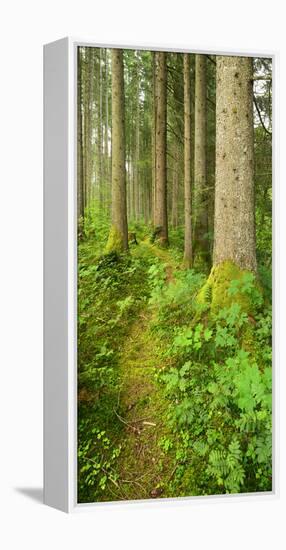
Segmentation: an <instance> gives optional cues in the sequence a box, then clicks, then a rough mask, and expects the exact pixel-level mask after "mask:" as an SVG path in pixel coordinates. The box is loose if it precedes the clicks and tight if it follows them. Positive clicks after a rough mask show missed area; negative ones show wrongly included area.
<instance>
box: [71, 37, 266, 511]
mask: <svg viewBox="0 0 286 550" xmlns="http://www.w3.org/2000/svg"><path fill="white" fill-rule="evenodd" d="M77 55H78V59H77V65H78V79H77V203H78V208H77V211H78V501H79V502H96V501H114V500H135V499H152V498H153V499H156V498H167V497H185V496H197V495H198V496H202V495H218V494H227V493H252V492H262V491H271V490H272V429H271V412H272V340H271V329H272V321H271V313H272V306H271V296H272V290H271V281H272V275H271V272H272V271H271V270H272V266H271V244H272V230H271V222H272V174H271V168H272V66H271V58H250V57H239V56H217V55H213V54H193V53H176V52H161V51H145V50H140V51H139V50H131V49H125V50H121V49H108V48H93V47H79V48H78V54H77Z"/></svg>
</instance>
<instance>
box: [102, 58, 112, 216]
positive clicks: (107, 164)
mask: <svg viewBox="0 0 286 550" xmlns="http://www.w3.org/2000/svg"><path fill="white" fill-rule="evenodd" d="M104 62H105V124H104V157H105V163H104V164H105V167H104V179H105V186H106V207H107V209H108V207H109V203H110V190H111V181H110V161H109V135H108V132H109V70H108V55H107V48H106V49H105V57H104Z"/></svg>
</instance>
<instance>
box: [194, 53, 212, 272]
mask: <svg viewBox="0 0 286 550" xmlns="http://www.w3.org/2000/svg"><path fill="white" fill-rule="evenodd" d="M195 73H196V75H195V158H194V214H195V220H194V234H195V245H194V262H195V263H196V264H197V265H198V266H204V265H205V264H206V263H209V246H208V238H207V233H208V213H207V194H206V186H207V164H206V149H207V103H206V56H205V55H201V54H198V55H196V69H195Z"/></svg>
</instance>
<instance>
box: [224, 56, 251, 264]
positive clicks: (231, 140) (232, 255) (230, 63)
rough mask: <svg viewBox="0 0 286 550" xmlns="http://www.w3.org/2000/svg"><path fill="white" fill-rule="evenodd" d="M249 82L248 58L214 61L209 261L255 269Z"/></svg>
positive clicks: (226, 58) (228, 58)
mask: <svg viewBox="0 0 286 550" xmlns="http://www.w3.org/2000/svg"><path fill="white" fill-rule="evenodd" d="M252 78H253V67H252V59H251V58H247V57H227V56H218V57H217V101H216V120H217V122H216V189H215V226H214V253H213V262H214V265H216V264H219V263H221V262H223V261H226V260H230V261H232V262H234V263H235V264H236V265H237V266H239V267H240V268H241V269H249V270H251V271H256V267H257V264H256V246H255V210H254V131H253V89H252Z"/></svg>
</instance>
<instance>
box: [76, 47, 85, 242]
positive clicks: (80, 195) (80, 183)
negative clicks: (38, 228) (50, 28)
mask: <svg viewBox="0 0 286 550" xmlns="http://www.w3.org/2000/svg"><path fill="white" fill-rule="evenodd" d="M77 214H78V220H79V222H78V231H79V233H81V229H82V228H81V223H82V222H83V219H84V180H83V143H82V59H81V49H80V48H79V47H78V48H77Z"/></svg>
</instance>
